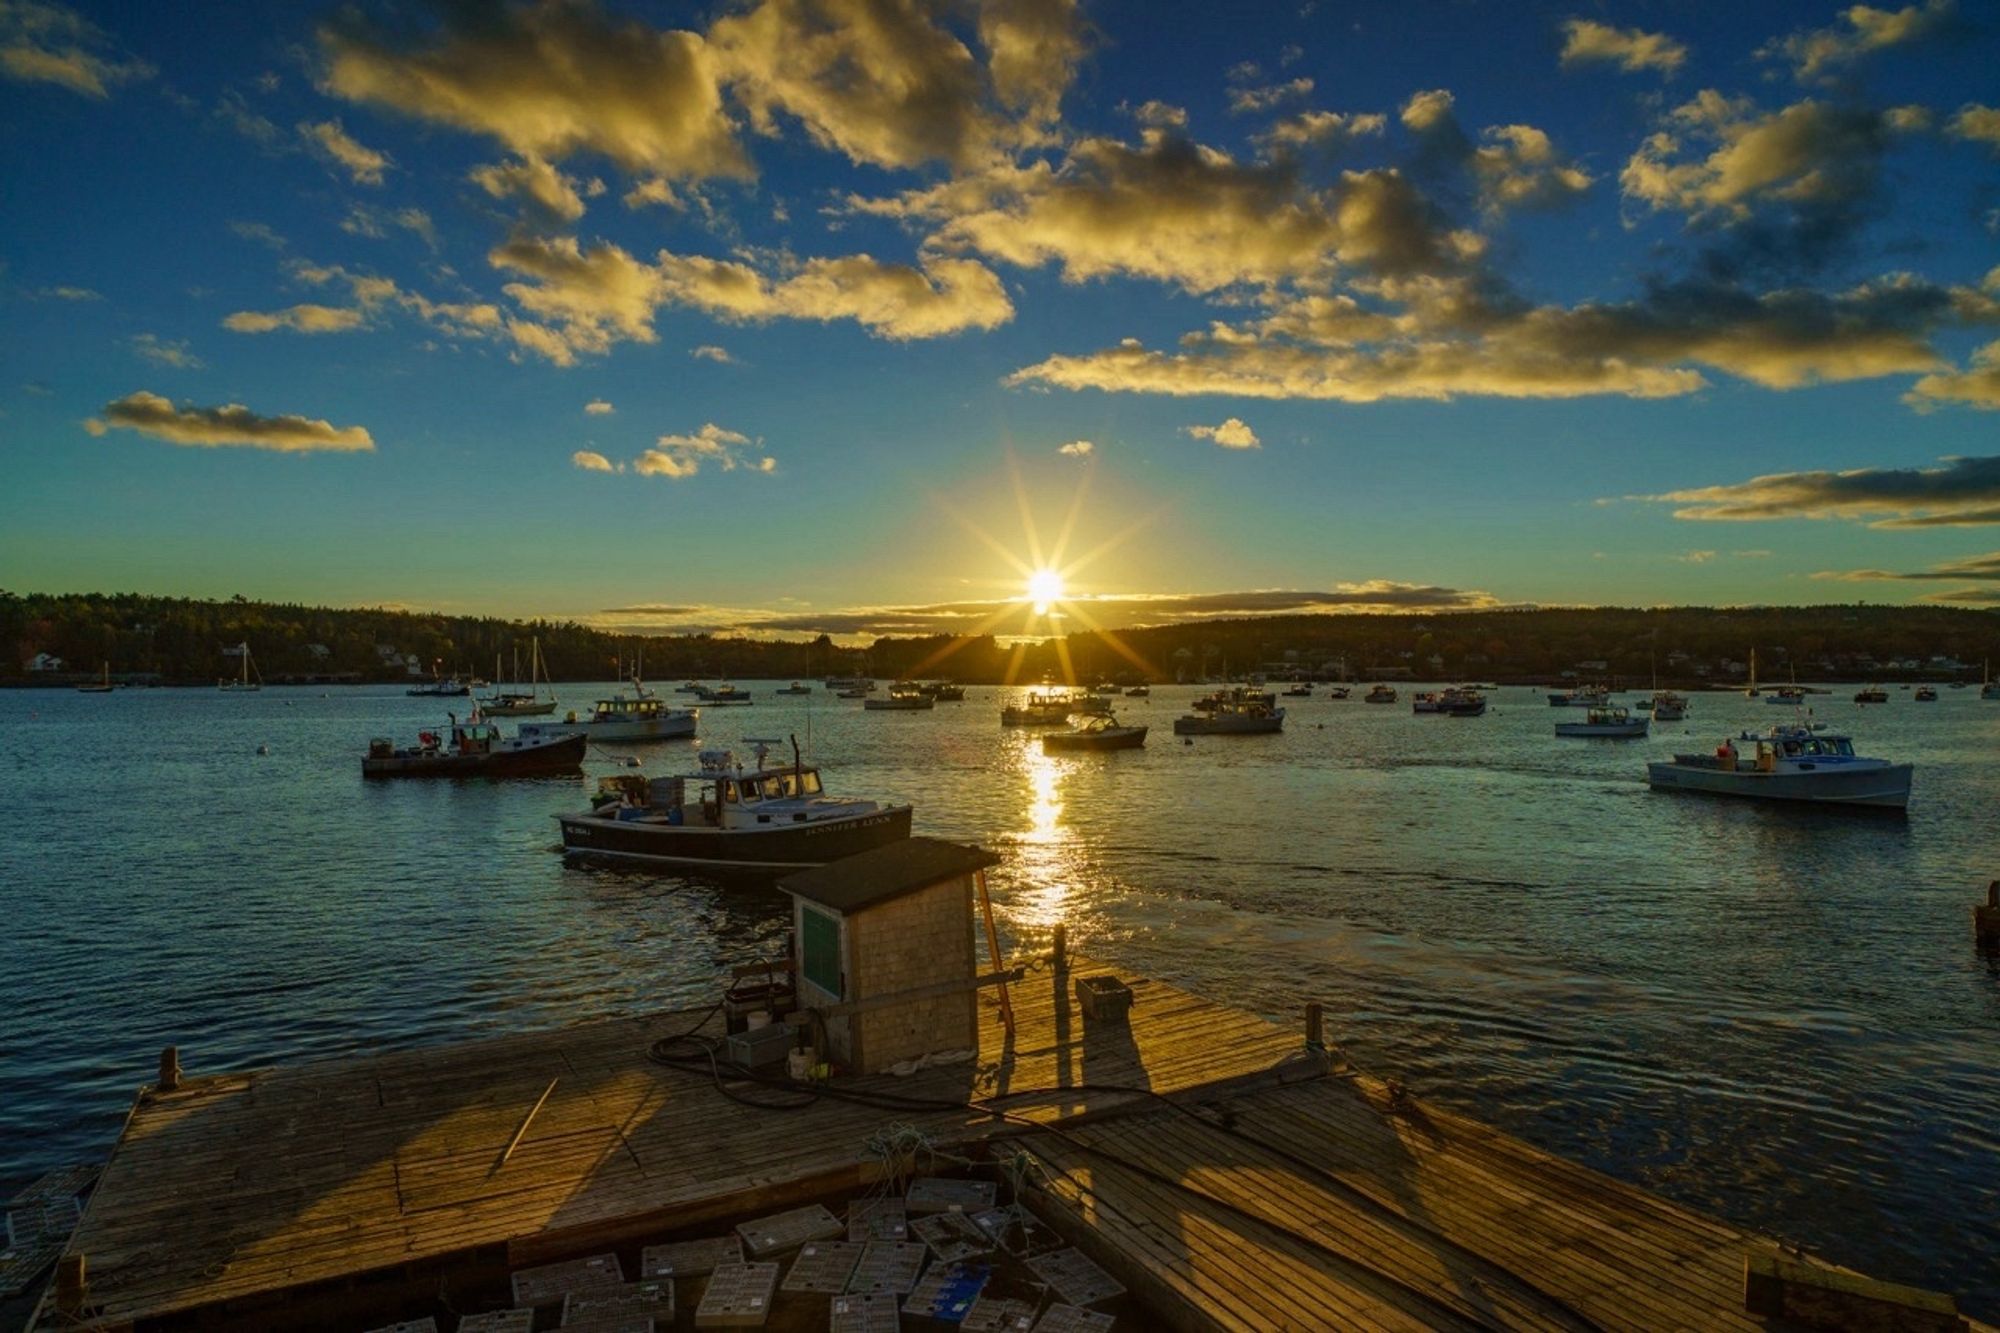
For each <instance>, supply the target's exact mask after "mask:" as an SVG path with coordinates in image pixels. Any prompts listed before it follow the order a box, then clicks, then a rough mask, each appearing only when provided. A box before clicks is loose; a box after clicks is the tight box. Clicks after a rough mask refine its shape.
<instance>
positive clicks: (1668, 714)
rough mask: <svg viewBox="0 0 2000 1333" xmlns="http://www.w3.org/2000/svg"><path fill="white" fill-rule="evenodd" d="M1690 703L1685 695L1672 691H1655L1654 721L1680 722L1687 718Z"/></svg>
mask: <svg viewBox="0 0 2000 1333" xmlns="http://www.w3.org/2000/svg"><path fill="white" fill-rule="evenodd" d="M1687 710H1688V701H1687V696H1686V695H1684V694H1676V693H1674V692H1673V691H1672V690H1654V691H1653V700H1652V711H1653V721H1655V722H1679V721H1680V720H1681V719H1682V718H1684V717H1686V716H1687Z"/></svg>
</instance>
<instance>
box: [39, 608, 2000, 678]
mask: <svg viewBox="0 0 2000 1333" xmlns="http://www.w3.org/2000/svg"><path fill="white" fill-rule="evenodd" d="M533 640H539V641H540V643H541V650H542V656H543V659H544V661H545V662H546V663H547V668H548V672H549V675H550V676H551V677H552V678H553V679H556V680H609V679H612V678H614V677H615V676H616V675H617V674H618V673H619V672H620V671H627V672H629V670H630V669H631V667H632V666H633V664H634V663H635V662H636V661H637V659H638V657H639V655H640V653H641V652H643V653H644V661H645V673H646V675H647V676H648V677H649V678H651V679H654V680H668V679H678V678H687V677H692V678H697V679H709V680H715V679H725V678H742V679H770V678H777V679H788V678H797V679H809V678H817V677H822V676H830V675H848V674H856V673H861V674H868V675H872V676H876V677H881V678H885V679H893V678H898V677H935V678H949V679H954V680H959V681H964V682H967V683H974V684H980V683H998V682H1001V681H1005V680H1014V681H1038V680H1042V679H1045V678H1046V679H1052V680H1058V681H1062V680H1075V681H1082V682H1089V681H1094V680H1097V679H1100V678H1109V679H1114V680H1142V679H1144V680H1173V679H1176V678H1185V679H1195V678H1198V677H1202V676H1220V675H1223V674H1230V675H1238V676H1240V675H1243V674H1246V673H1248V672H1250V671H1253V670H1265V671H1278V672H1283V671H1293V670H1296V671H1299V672H1302V673H1305V672H1311V673H1314V674H1326V673H1329V672H1333V673H1339V672H1344V674H1346V675H1347V676H1349V677H1351V678H1354V679H1366V678H1367V677H1368V676H1369V675H1370V674H1372V673H1376V672H1389V671H1403V672H1408V673H1409V674H1410V675H1413V676H1415V677H1416V678H1419V679H1430V678H1469V677H1475V676H1477V677H1483V678H1501V679H1508V678H1511V679H1537V680H1540V679H1555V678H1559V677H1561V676H1562V675H1563V674H1564V673H1566V672H1568V673H1576V674H1579V675H1584V676H1593V675H1607V676H1617V677H1622V678H1624V679H1627V680H1632V681H1638V680H1644V679H1648V678H1650V676H1651V675H1652V674H1653V673H1654V672H1655V671H1657V672H1658V674H1659V675H1660V677H1661V678H1662V680H1671V681H1675V682H1679V683H1696V682H1698V681H1699V680H1702V679H1729V678H1732V675H1731V672H1730V671H1729V669H1728V668H1727V666H1726V664H1729V663H1741V662H1743V661H1745V660H1746V659H1747V658H1748V655H1749V653H1750V652H1751V650H1752V649H1755V650H1756V652H1757V654H1758V660H1759V664H1760V674H1761V675H1762V676H1763V677H1764V679H1766V680H1772V681H1776V680H1780V679H1783V678H1784V677H1785V676H1786V675H1787V674H1788V673H1790V672H1791V671H1793V670H1796V671H1797V672H1798V674H1799V675H1800V677H1801V679H1812V678H1816V677H1822V676H1826V675H1829V674H1832V675H1837V676H1841V677H1872V676H1885V677H1886V676H1893V675H1897V674H1908V673H1899V672H1897V671H1895V670H1893V669H1891V668H1890V667H1889V666H1888V665H1887V664H1889V663H1894V662H1898V661H1907V660H1915V661H1918V662H1920V663H1925V664H1926V665H1925V666H1924V667H1923V668H1922V669H1920V670H1919V671H1917V672H1916V673H1914V674H1919V675H1943V674H1951V673H1950V672H1949V671H1948V670H1945V669H1943V668H1939V667H1936V666H1933V665H1929V664H1930V662H1931V659H1933V658H1938V657H1943V658H1950V659H1955V660H1956V661H1958V662H1960V663H1963V664H1966V665H1967V667H1968V668H1969V669H1970V671H1971V672H1975V673H1976V672H1977V670H1978V669H1979V664H1980V663H1982V662H1983V661H1985V660H1987V659H1989V658H2000V615H1996V614H1995V612H1993V611H1983V610H1966V609H1960V608H1954V607H1941V606H1893V607H1892V606H1876V605H1825V606H1785V607H1743V608H1709V607H1672V608H1657V609H1645V608H1623V607H1594V608H1585V609H1560V610H1501V611H1461V612H1452V613H1444V614H1426V615H1410V614H1399V615H1298V616H1271V617H1263V618H1255V619H1245V620H1230V621H1200V622H1190V623H1183V624H1174V625H1162V626H1154V627H1148V628H1143V629H1131V630H1122V631H1117V632H1115V633H1113V632H1103V633H1076V634H1070V635H1065V636H1059V637H1055V638H1050V639H1047V640H1042V641H1039V642H1032V643H1003V642H1000V641H998V640H995V639H994V638H993V637H992V636H991V635H984V636H978V637H969V638H953V637H951V636H948V635H946V636H930V637H916V638H878V639H876V640H874V641H873V642H872V643H869V644H866V645H842V644H836V643H835V642H834V641H833V640H832V639H831V638H830V637H828V636H827V635H824V634H822V635H820V636H819V637H818V638H816V639H812V640H806V641H795V642H773V641H768V640H762V639H753V638H745V637H734V636H727V635H723V636H716V635H707V634H698V635H672V636H648V635H634V634H618V633H612V632H609V631H606V630H602V629H599V628H596V627H594V626H590V625H584V624H579V623H577V622H575V621H566V620H527V621H521V620H506V619H501V618H499V617H492V616H447V615H436V614H426V613H421V612H410V611H400V610H388V609H385V608H379V607H352V608H335V607H321V606H305V605H300V604H295V603H275V602H253V601H249V600H247V599H245V598H242V597H234V598H230V599H229V600H227V601H206V600H200V599H194V598H177V597H154V596H147V595H142V594H137V593H64V594H41V593H25V594H17V593H12V592H6V591H0V645H4V647H5V655H4V658H0V679H10V680H12V681H13V683H17V684H18V683H23V682H24V681H26V680H28V679H31V675H30V671H29V667H30V664H31V663H32V662H33V661H34V660H35V659H36V658H37V656H38V655H42V654H46V655H48V656H51V657H56V658H60V659H62V661H63V662H64V664H65V667H66V668H67V671H68V672H69V673H72V674H78V675H81V674H94V673H96V672H97V671H98V670H99V669H100V667H101V664H104V663H109V665H110V669H111V671H112V673H113V674H114V675H119V676H142V675H143V676H148V677H157V678H159V679H161V680H163V681H167V682H170V683H208V682H211V681H213V680H215V679H217V678H219V677H222V676H226V675H233V674H234V673H235V670H236V660H235V658H233V657H232V656H230V655H228V653H227V651H226V650H228V649H231V648H233V647H234V646H235V645H236V644H238V643H248V644H249V645H250V649H251V653H252V655H253V657H254V658H255V660H256V662H257V663H258V666H259V669H260V670H261V671H262V672H263V674H264V675H265V676H267V677H273V676H286V675H297V676H304V675H314V676H320V677H328V676H340V677H349V678H357V679H360V680H365V681H388V680H405V679H407V678H408V674H409V665H408V663H409V660H410V659H411V658H414V659H415V661H416V662H417V664H418V668H419V670H420V671H421V672H423V673H424V674H429V673H430V672H431V671H433V670H435V671H437V672H438V673H440V674H443V675H447V676H449V675H459V676H465V675H468V674H478V675H481V676H491V674H492V671H493V667H494V662H495V658H496V657H497V658H499V659H500V661H501V664H502V671H503V673H510V672H511V663H512V661H513V660H514V657H515V655H516V654H517V653H518V654H519V656H520V659H521V661H522V663H523V667H522V670H523V672H524V674H525V672H526V661H527V657H528V653H529V649H530V643H531V641H533ZM1598 662H1602V663H1603V664H1604V666H1603V667H1602V668H1597V667H1594V666H1592V667H1585V666H1584V664H1588V663H1598ZM1703 671H1705V672H1706V674H1703Z"/></svg>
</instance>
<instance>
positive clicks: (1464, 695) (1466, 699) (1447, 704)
mask: <svg viewBox="0 0 2000 1333" xmlns="http://www.w3.org/2000/svg"><path fill="white" fill-rule="evenodd" d="M1438 703H1439V708H1438V711H1439V712H1441V713H1443V714H1444V715H1445V716H1447V717H1479V716H1480V715H1482V714H1483V713H1485V712H1486V696H1485V695H1483V694H1481V693H1480V692H1479V691H1478V690H1475V689H1471V688H1468V687H1466V686H1460V687H1459V688H1457V689H1452V690H1446V691H1444V693H1443V695H1442V697H1441V698H1440V699H1439V701H1438Z"/></svg>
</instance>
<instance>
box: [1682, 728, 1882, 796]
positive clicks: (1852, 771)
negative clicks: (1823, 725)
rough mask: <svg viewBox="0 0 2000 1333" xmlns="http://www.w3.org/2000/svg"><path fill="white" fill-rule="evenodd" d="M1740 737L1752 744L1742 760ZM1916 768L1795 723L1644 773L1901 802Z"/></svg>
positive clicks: (1785, 792)
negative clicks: (1858, 750) (1865, 752)
mask: <svg viewBox="0 0 2000 1333" xmlns="http://www.w3.org/2000/svg"><path fill="white" fill-rule="evenodd" d="M1738 741H1746V742H1749V743H1750V744H1751V745H1752V746H1753V747H1754V748H1753V749H1752V750H1751V753H1750V755H1749V756H1748V759H1747V762H1746V760H1745V757H1744V756H1743V755H1742V754H1741V753H1740V751H1739V750H1738V747H1737V742H1738ZM1913 771H1914V770H1913V768H1912V766H1911V765H1909V764H1897V763H1891V762H1890V761H1889V760H1887V759H1874V758H1870V757H1867V756H1865V755H1858V754H1856V753H1855V752H1854V742H1853V740H1852V739H1851V738H1850V737H1847V736H1843V735H1838V734H1835V733H1833V732H1829V731H1820V730H1815V729H1814V728H1812V727H1810V726H1803V725H1799V724H1796V723H1793V724H1789V725H1786V724H1781V725H1779V726H1775V727H1772V728H1770V729H1769V730H1768V731H1765V732H1763V733H1761V734H1759V733H1753V732H1749V731H1746V732H1744V733H1743V734H1742V735H1741V736H1739V737H1736V738H1734V739H1731V740H1725V741H1724V742H1723V743H1722V744H1721V745H1719V746H1717V747H1716V750H1715V753H1714V754H1712V755H1706V754H1677V755H1675V756H1674V757H1673V758H1672V759H1671V760H1664V759H1663V760H1656V761H1654V762H1652V763H1650V764H1648V765H1646V781H1647V783H1648V784H1649V785H1651V786H1653V787H1656V788H1660V789H1662V790H1670V791H1695V792H1707V793H1710V794H1713V795H1718V796H1749V797H1754V798H1757V799H1761V800H1767V801H1805V802H1811V803H1816V804H1823V805H1861V806H1880V807H1885V808H1889V809H1896V810H1901V809H1903V808H1905V807H1907V806H1908V805H1909V803H1910V779H1911V776H1912V773H1913Z"/></svg>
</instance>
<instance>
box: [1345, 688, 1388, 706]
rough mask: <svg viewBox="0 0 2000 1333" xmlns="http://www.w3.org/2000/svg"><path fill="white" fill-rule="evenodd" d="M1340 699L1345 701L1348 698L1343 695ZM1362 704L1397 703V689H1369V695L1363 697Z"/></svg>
mask: <svg viewBox="0 0 2000 1333" xmlns="http://www.w3.org/2000/svg"><path fill="white" fill-rule="evenodd" d="M1340 697H1341V698H1343V699H1344V698H1346V697H1347V696H1346V695H1344V694H1343V695H1341V696H1340ZM1361 702H1362V703H1365V704H1392V703H1394V702H1396V689H1395V687H1394V686H1393V685H1376V686H1373V687H1371V688H1370V689H1369V691H1368V693H1366V694H1364V695H1362V696H1361Z"/></svg>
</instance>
